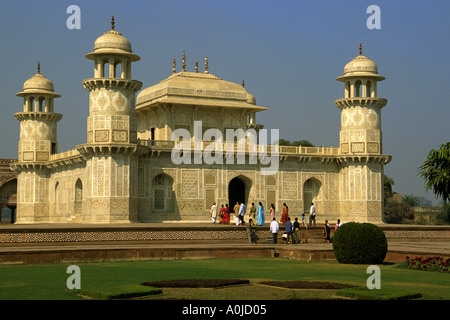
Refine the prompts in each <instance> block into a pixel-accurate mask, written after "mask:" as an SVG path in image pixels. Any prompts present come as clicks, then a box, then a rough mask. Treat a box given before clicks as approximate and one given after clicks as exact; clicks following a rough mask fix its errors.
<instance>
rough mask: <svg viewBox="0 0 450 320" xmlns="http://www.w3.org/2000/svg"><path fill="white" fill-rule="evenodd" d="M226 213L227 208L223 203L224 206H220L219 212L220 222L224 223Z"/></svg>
mask: <svg viewBox="0 0 450 320" xmlns="http://www.w3.org/2000/svg"><path fill="white" fill-rule="evenodd" d="M224 214H225V208H224V206H223V205H222V207H221V208H220V212H219V217H220V221H219V223H220V224H223V215H224Z"/></svg>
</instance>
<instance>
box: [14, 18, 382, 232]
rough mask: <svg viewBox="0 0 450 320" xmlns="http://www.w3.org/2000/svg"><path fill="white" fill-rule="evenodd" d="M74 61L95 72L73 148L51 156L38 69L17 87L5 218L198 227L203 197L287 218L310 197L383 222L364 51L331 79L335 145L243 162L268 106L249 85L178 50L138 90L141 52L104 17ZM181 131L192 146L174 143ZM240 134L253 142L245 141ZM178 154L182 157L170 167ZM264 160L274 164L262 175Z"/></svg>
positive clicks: (377, 109) (51, 127) (377, 110)
mask: <svg viewBox="0 0 450 320" xmlns="http://www.w3.org/2000/svg"><path fill="white" fill-rule="evenodd" d="M85 57H86V58H87V59H89V60H91V62H93V67H94V68H93V69H94V70H93V76H92V77H90V78H87V79H85V80H83V82H82V83H83V86H84V88H85V89H86V90H87V91H88V94H89V107H88V108H89V115H88V117H87V141H86V142H85V143H83V144H79V145H77V146H76V147H75V148H74V149H72V150H69V151H66V152H62V153H57V139H56V132H57V130H56V124H57V122H58V121H59V120H61V118H62V115H61V114H58V113H55V112H54V99H55V98H58V97H59V95H58V94H57V93H56V92H55V90H54V86H53V83H52V82H51V81H50V80H49V79H47V78H46V77H44V76H43V75H42V74H41V71H40V66H38V72H37V74H36V75H34V76H33V77H32V78H30V79H28V80H27V81H26V82H25V83H24V86H23V90H22V91H21V92H19V93H18V94H17V96H19V97H22V98H23V111H22V112H18V113H16V114H15V117H16V118H17V119H18V120H19V121H20V140H19V150H18V151H19V152H18V161H17V162H15V163H13V164H12V165H11V167H12V168H13V169H14V170H15V171H16V172H17V173H18V175H17V177H18V178H17V180H18V188H17V190H18V197H17V199H18V200H17V222H16V223H130V222H168V221H190V222H193V221H198V222H205V221H208V220H209V219H210V218H209V212H210V209H211V206H212V204H213V203H216V204H218V205H222V204H223V205H225V204H227V203H228V204H230V206H232V205H234V204H235V203H236V202H237V201H239V202H244V203H246V204H249V203H250V204H251V203H252V202H254V203H258V202H261V203H262V204H263V205H265V206H266V207H269V206H270V205H271V204H272V203H273V204H274V205H275V207H277V206H278V207H282V205H283V203H286V204H288V206H289V208H290V209H291V211H292V212H297V213H298V214H302V213H306V214H308V213H309V209H310V206H311V202H314V204H315V206H316V212H317V213H318V216H319V217H321V219H323V220H325V219H328V220H330V221H333V220H335V221H336V220H337V219H341V220H343V221H360V222H374V223H380V222H382V213H383V166H384V165H385V164H387V163H389V161H390V156H389V155H384V154H383V153H382V133H381V109H382V108H383V107H384V106H385V105H386V103H387V100H386V99H384V98H379V97H378V93H377V84H378V82H380V81H382V80H384V79H385V78H384V77H383V76H381V75H379V74H378V67H377V65H376V64H375V62H373V61H372V60H370V59H369V58H367V57H366V56H363V54H362V45H360V52H359V55H358V56H357V57H355V58H354V59H352V61H350V62H349V63H347V64H346V66H345V68H344V74H343V75H342V76H340V77H338V78H337V80H338V81H340V82H342V83H343V84H344V88H345V94H344V97H343V98H342V99H338V100H336V101H335V104H336V106H337V107H338V108H339V109H340V110H341V119H340V120H341V128H340V129H341V130H340V138H339V142H340V145H339V146H338V147H335V148H333V147H330V148H326V147H318V148H316V147H302V146H279V154H277V155H274V154H272V151H273V150H274V149H272V148H271V151H270V153H271V155H270V156H269V155H268V154H265V153H264V154H263V155H262V158H261V159H260V160H261V161H256V162H252V163H251V161H250V160H251V159H253V160H254V158H255V157H254V156H253V155H254V154H253V151H252V150H255V149H251V148H253V147H255V145H254V144H258V142H260V143H261V144H266V142H264V141H265V140H266V139H264V132H265V131H264V130H263V125H262V124H258V123H257V122H256V113H258V112H263V111H265V110H267V109H268V108H266V107H263V106H258V105H257V104H256V99H255V97H254V96H253V95H252V94H251V93H249V92H248V91H247V88H246V86H247V87H248V84H247V85H246V84H245V83H244V82H242V85H241V84H237V83H234V82H231V81H226V80H224V79H222V78H219V77H217V76H215V75H214V74H212V73H211V70H210V65H209V62H210V61H209V60H208V57H207V56H205V59H204V67H203V68H202V66H201V65H202V64H203V62H202V63H199V60H200V59H192V60H191V59H188V58H187V57H186V53H185V52H184V51H183V53H182V57H181V61H180V63H179V65H180V67H179V69H180V70H178V71H177V61H176V59H175V58H173V59H172V58H171V59H170V60H172V61H171V66H168V77H167V78H165V79H162V80H161V81H159V82H157V83H154V84H150V85H149V86H147V87H145V88H144V89H143V90H141V88H142V86H143V84H142V82H140V81H137V80H133V79H132V73H131V66H132V64H133V63H135V62H137V61H139V60H140V57H139V56H138V55H136V54H135V53H133V51H132V46H131V43H130V41H129V40H128V39H127V38H125V37H124V36H123V35H122V34H121V33H119V32H118V31H117V30H116V22H115V19H114V16H113V17H112V19H111V27H110V28H109V30H108V31H106V32H104V33H103V34H102V35H100V36H99V37H98V38H97V39H96V40H95V43H94V49H93V50H92V52H90V53H88V54H86V55H85ZM189 61H191V62H189ZM187 62H189V63H187ZM169 64H170V63H168V65H169ZM188 64H192V70H188V69H190V68H189V67H188ZM200 69H203V70H200ZM248 79H249V78H247V77H246V80H247V82H249V83H251V81H248ZM267 92H268V94H270V93H271V91H270V88H269V90H267ZM299 121H300V122H301V119H299ZM199 124H200V127H199ZM299 128H300V130H301V125H300V126H299ZM209 129H213V130H209ZM180 132H182V133H183V136H182V139H183V142H184V140H185V139H186V142H191V143H190V144H189V143H187V144H186V145H188V146H189V145H191V147H192V146H193V148H194V150H193V153H190V152H189V151H192V150H184V149H183V152H181V153H180V152H177V149H174V146H175V145H176V144H178V142H179V140H177V138H176V137H177V134H178V133H180ZM211 132H213V136H211ZM230 132H231V134H233V135H234V136H231V139H229V140H228V134H229V133H230ZM74 134H78V132H74ZM250 134H256V135H257V136H258V139H260V140H258V141H253V142H252V141H251V140H254V139H252V138H251V136H250ZM261 134H262V135H261ZM281 134H282V132H281ZM220 136H222V137H220ZM174 137H175V138H174ZM225 138H226V139H225ZM266 138H267V136H266ZM261 139H262V140H261ZM242 143H244V144H245V145H244V148H243V150H242V149H241V148H239V146H242ZM250 143H251V145H250ZM230 144H231V145H230ZM256 147H257V150H259V151H260V152H261V151H262V150H267V146H265V147H262V146H261V145H259V146H256ZM174 151H175V152H174ZM185 151H186V152H185ZM233 151H241V152H243V153H244V155H243V157H241V156H242V154H234V152H233ZM229 152H231V153H232V154H231V155H230V154H229ZM181 154H182V155H181ZM213 154H214V155H213ZM177 155H178V156H182V157H183V159H185V160H186V162H184V161H183V162H181V163H179V162H175V160H174V158H173V157H174V156H177ZM199 155H200V162H197V160H198V157H197V156H199ZM208 155H211V157H210V158H213V160H214V161H212V162H211V161H210V160H211V159H210V158H207V156H208ZM260 157H261V155H260ZM270 158H272V161H278V162H277V165H278V166H277V168H278V170H276V171H275V172H271V174H270V175H265V174H262V171H264V169H268V167H269V166H270V165H271V164H269V165H268V164H267V162H266V160H269V159H270ZM263 162H264V163H263ZM266 219H268V217H266Z"/></svg>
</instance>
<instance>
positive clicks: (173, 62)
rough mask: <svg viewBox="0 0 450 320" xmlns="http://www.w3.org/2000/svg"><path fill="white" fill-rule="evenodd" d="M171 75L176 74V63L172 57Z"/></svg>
mask: <svg viewBox="0 0 450 320" xmlns="http://www.w3.org/2000/svg"><path fill="white" fill-rule="evenodd" d="M172 73H177V61H176V60H175V57H173V60H172Z"/></svg>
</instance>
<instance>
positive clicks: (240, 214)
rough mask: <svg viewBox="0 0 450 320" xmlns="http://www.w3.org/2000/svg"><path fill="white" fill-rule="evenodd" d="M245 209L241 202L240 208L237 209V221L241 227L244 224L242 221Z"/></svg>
mask: <svg viewBox="0 0 450 320" xmlns="http://www.w3.org/2000/svg"><path fill="white" fill-rule="evenodd" d="M245 209H246V206H245V204H244V203H243V202H242V203H241V207H240V208H239V220H241V223H242V225H244V224H245V221H244V214H245Z"/></svg>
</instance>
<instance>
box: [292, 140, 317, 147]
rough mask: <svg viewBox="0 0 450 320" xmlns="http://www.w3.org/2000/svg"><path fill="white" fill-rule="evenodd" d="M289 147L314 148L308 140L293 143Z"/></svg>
mask: <svg viewBox="0 0 450 320" xmlns="http://www.w3.org/2000/svg"><path fill="white" fill-rule="evenodd" d="M291 146H302V147H314V145H313V144H312V143H311V142H310V141H308V140H297V141H293V142H292V143H291Z"/></svg>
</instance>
